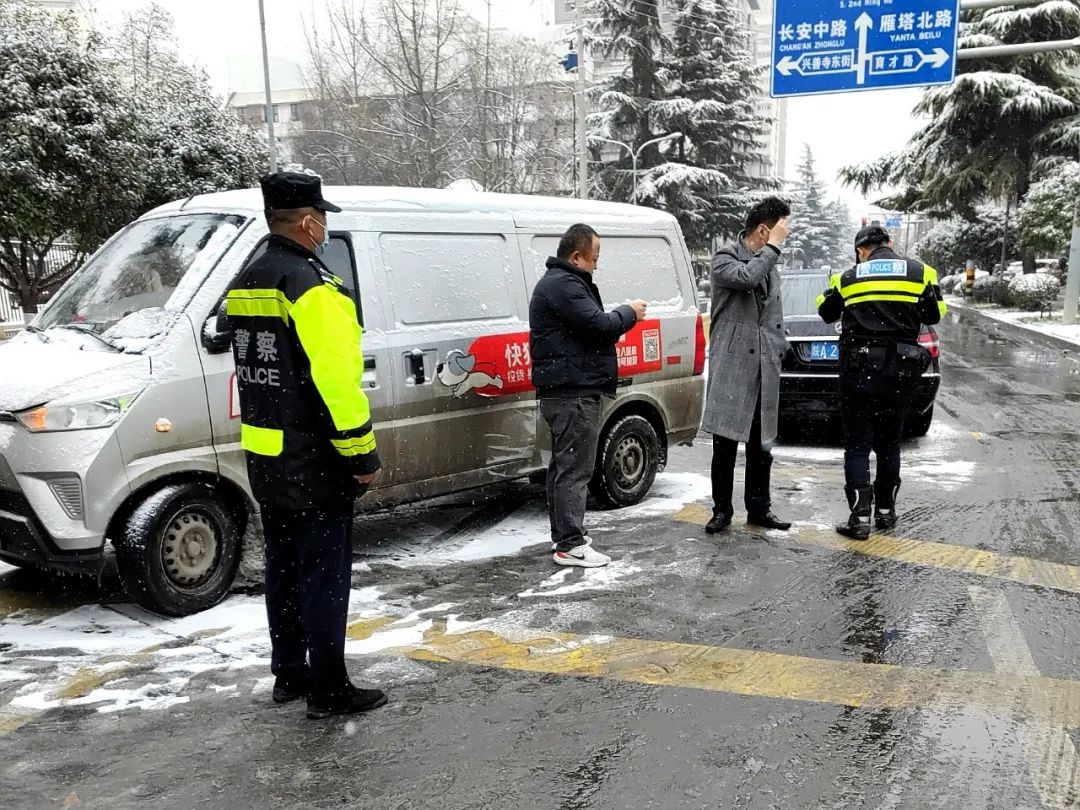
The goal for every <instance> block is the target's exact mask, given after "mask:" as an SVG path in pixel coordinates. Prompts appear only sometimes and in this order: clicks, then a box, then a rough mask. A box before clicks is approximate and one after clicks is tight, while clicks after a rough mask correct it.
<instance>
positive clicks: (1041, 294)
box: [1009, 273, 1061, 312]
mask: <svg viewBox="0 0 1080 810" xmlns="http://www.w3.org/2000/svg"><path fill="white" fill-rule="evenodd" d="M1060 289H1061V282H1059V281H1058V280H1057V279H1056V278H1054V276H1051V275H1043V274H1036V273H1029V274H1027V275H1019V276H1015V277H1014V278H1013V280H1012V281H1011V282H1009V292H1010V294H1011V295H1012V298H1013V303H1014V305H1015V306H1016V307H1018V308H1020V309H1022V310H1023V311H1024V312H1045V311H1049V309H1050V308H1051V306H1052V305H1053V303H1054V301H1055V299H1056V298H1057V296H1058V291H1059V290H1060Z"/></svg>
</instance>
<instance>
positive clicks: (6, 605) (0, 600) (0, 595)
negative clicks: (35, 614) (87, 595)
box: [0, 589, 70, 616]
mask: <svg viewBox="0 0 1080 810" xmlns="http://www.w3.org/2000/svg"><path fill="white" fill-rule="evenodd" d="M69 607H70V605H68V604H67V603H66V602H65V601H63V600H57V599H56V598H55V597H52V598H50V597H48V596H45V595H44V594H40V593H34V592H33V591H9V590H2V589H0V616H9V615H11V614H12V613H18V612H19V611H21V610H50V611H55V612H57V613H61V612H63V611H64V610H67V609H68V608H69Z"/></svg>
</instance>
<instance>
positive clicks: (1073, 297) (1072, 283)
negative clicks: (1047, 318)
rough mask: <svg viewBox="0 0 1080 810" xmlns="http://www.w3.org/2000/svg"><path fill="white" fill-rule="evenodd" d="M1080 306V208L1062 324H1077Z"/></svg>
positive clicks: (1066, 283)
mask: <svg viewBox="0 0 1080 810" xmlns="http://www.w3.org/2000/svg"><path fill="white" fill-rule="evenodd" d="M1078 306H1080V207H1078V208H1077V213H1076V216H1075V217H1073V229H1072V246H1071V248H1070V249H1069V277H1068V278H1067V279H1066V280H1065V312H1064V313H1063V315H1062V319H1061V320H1062V322H1063V323H1065V324H1066V325H1068V326H1072V325H1073V324H1075V323H1076V314H1077V313H1076V309H1077V307H1078Z"/></svg>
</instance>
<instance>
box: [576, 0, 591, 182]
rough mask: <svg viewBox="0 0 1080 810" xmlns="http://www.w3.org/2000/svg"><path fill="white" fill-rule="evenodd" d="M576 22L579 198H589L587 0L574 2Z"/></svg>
mask: <svg viewBox="0 0 1080 810" xmlns="http://www.w3.org/2000/svg"><path fill="white" fill-rule="evenodd" d="M574 24H575V25H576V26H577V58H578V64H577V91H576V92H575V94H574V96H575V103H574V106H575V107H576V112H577V114H576V115H575V116H574V117H575V119H576V120H575V121H574V124H575V128H576V130H577V132H576V133H575V134H574V141H575V151H576V152H577V176H578V198H579V199H582V200H587V199H589V145H588V143H587V142H586V141H587V139H588V127H587V126H586V120H585V119H586V118H588V115H589V104H588V96H587V92H588V82H587V77H586V75H585V0H577V2H576V3H574Z"/></svg>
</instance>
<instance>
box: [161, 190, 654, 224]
mask: <svg viewBox="0 0 1080 810" xmlns="http://www.w3.org/2000/svg"><path fill="white" fill-rule="evenodd" d="M323 196H325V197H326V199H328V200H330V201H331V202H332V203H334V204H336V205H338V206H340V207H341V208H344V209H345V210H346V211H359V212H371V213H376V212H386V213H391V212H407V211H425V210H433V211H440V212H445V213H454V214H481V215H492V214H512V215H516V216H519V217H520V216H522V215H530V216H533V217H557V218H558V219H559V220H560V221H561V220H564V219H574V218H580V219H581V220H583V221H586V222H587V221H588V220H589V218H590V217H591V218H603V219H608V220H612V219H617V220H619V219H621V220H629V221H634V222H639V223H650V224H653V225H655V224H657V223H660V222H664V223H669V222H674V221H675V218H674V217H673V216H671V215H670V214H666V213H664V212H662V211H657V210H656V209H655V208H645V207H642V206H637V205H626V204H623V203H611V202H599V201H596V200H579V199H576V198H573V197H541V196H532V195H527V194H498V193H495V192H484V191H480V192H470V191H457V190H453V191H451V190H448V189H437V188H396V187H390V186H385V187H384V186H325V187H324V188H323ZM181 208H183V209H185V210H190V209H199V210H206V209H211V210H217V211H236V212H238V213H246V214H253V213H262V210H263V202H262V193H261V192H260V191H259V189H254V188H252V189H243V190H239V191H223V192H218V193H215V194H201V195H199V196H196V197H193V198H192V199H190V200H187V201H185V200H177V201H176V202H171V203H168V204H166V205H163V206H161V207H160V208H156V209H154V210H153V211H151V212H150V214H149V215H150V216H152V215H156V214H163V213H170V212H175V211H179V210H180V209H181Z"/></svg>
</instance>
